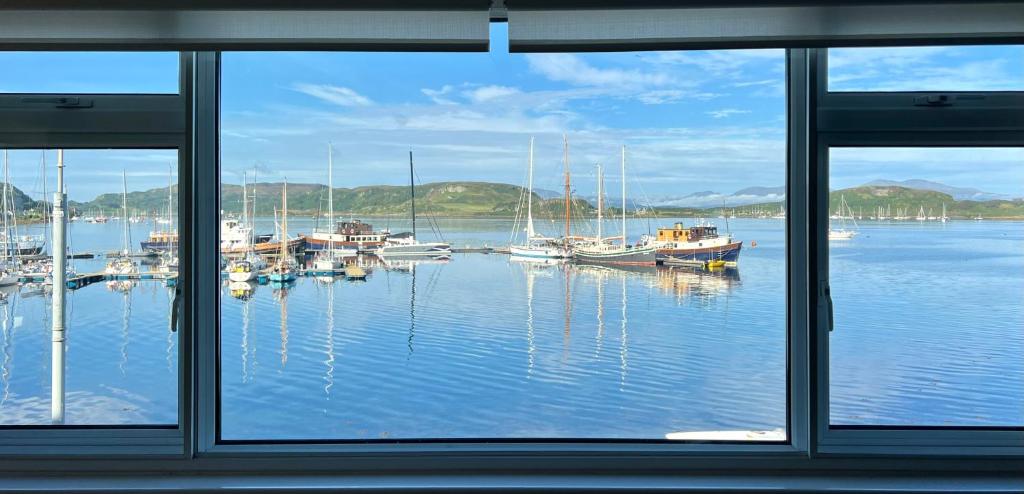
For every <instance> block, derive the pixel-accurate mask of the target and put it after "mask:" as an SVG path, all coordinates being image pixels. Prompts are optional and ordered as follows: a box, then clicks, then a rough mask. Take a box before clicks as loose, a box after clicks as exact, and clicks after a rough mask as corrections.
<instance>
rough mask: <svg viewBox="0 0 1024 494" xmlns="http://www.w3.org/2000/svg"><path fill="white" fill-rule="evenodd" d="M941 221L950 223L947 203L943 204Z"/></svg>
mask: <svg viewBox="0 0 1024 494" xmlns="http://www.w3.org/2000/svg"><path fill="white" fill-rule="evenodd" d="M939 221H941V222H943V223H945V222H947V221H949V217H948V216H946V203H942V216H940V217H939Z"/></svg>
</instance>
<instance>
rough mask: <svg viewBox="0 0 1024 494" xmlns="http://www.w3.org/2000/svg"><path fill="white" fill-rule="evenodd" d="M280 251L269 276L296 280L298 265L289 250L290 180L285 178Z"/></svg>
mask: <svg viewBox="0 0 1024 494" xmlns="http://www.w3.org/2000/svg"><path fill="white" fill-rule="evenodd" d="M277 238H278V242H277V243H278V245H279V249H280V250H279V251H278V253H277V260H276V261H275V262H274V265H273V266H271V267H270V274H269V278H270V281H273V282H275V283H290V282H292V281H295V277H296V273H295V272H296V267H295V259H293V258H292V257H291V254H290V252H289V250H288V181H287V180H285V182H284V187H283V188H282V189H281V231H280V233H279V234H278V237H277Z"/></svg>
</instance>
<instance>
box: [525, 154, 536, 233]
mask: <svg viewBox="0 0 1024 494" xmlns="http://www.w3.org/2000/svg"><path fill="white" fill-rule="evenodd" d="M527 183H528V187H529V191H528V192H527V196H526V241H527V242H529V241H530V239H532V238H533V237H534V235H535V232H534V231H533V137H530V177H529V179H528V180H527Z"/></svg>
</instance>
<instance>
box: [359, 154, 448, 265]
mask: <svg viewBox="0 0 1024 494" xmlns="http://www.w3.org/2000/svg"><path fill="white" fill-rule="evenodd" d="M413 177H414V172H413V164H412V151H409V197H410V204H411V207H412V232H410V233H408V234H404V235H403V234H398V235H390V236H389V237H388V240H387V242H385V243H384V245H382V246H380V247H378V248H377V250H376V251H375V253H376V254H377V255H378V256H382V257H383V256H428V257H433V256H450V255H451V253H452V247H451V245H449V244H448V243H447V242H420V241H419V240H416V187H415V184H414V179H413Z"/></svg>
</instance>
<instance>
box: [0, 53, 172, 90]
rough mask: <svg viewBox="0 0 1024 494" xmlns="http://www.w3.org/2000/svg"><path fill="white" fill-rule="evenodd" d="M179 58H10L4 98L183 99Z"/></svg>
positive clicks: (1, 79) (5, 57) (3, 58)
mask: <svg viewBox="0 0 1024 494" xmlns="http://www.w3.org/2000/svg"><path fill="white" fill-rule="evenodd" d="M178 64H179V62H178V53H177V52H125V53H117V52H4V51H0V67H3V70H2V71H0V93H94V94H108V93H124V94H127V93H142V94H177V93H178V85H179V84H178Z"/></svg>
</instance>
